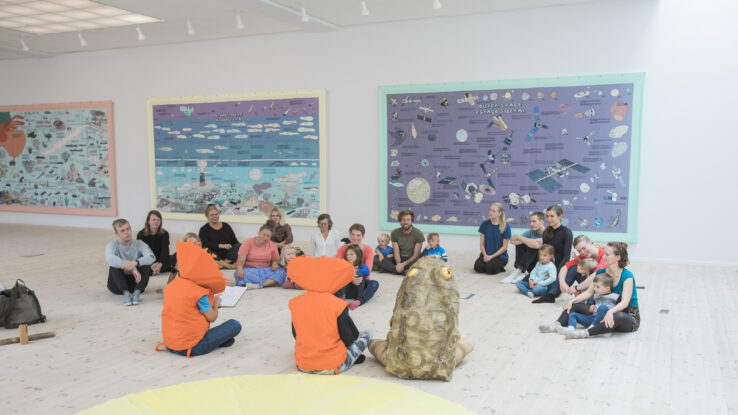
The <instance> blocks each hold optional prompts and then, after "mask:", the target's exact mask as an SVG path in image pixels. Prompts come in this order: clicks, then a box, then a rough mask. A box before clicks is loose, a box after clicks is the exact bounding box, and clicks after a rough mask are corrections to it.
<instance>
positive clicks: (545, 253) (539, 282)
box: [516, 244, 556, 298]
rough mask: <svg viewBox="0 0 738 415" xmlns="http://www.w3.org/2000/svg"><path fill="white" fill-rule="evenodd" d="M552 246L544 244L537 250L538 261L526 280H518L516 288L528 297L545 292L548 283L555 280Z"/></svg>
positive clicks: (537, 295)
mask: <svg viewBox="0 0 738 415" xmlns="http://www.w3.org/2000/svg"><path fill="white" fill-rule="evenodd" d="M553 259H554V247H553V246H551V245H548V244H545V245H543V246H542V247H541V249H539V250H538V263H537V264H536V266H535V268H533V271H531V272H530V276H529V278H528V281H525V280H522V281H518V282H517V283H516V285H517V286H518V289H519V290H520V291H521V292H522V293H523V294H525V295H527V296H528V297H530V298H533V297H540V296H542V295H543V294H546V290H547V288H546V287H548V286H549V285H551V284H553V283H554V282H556V265H555V264H554V263H553Z"/></svg>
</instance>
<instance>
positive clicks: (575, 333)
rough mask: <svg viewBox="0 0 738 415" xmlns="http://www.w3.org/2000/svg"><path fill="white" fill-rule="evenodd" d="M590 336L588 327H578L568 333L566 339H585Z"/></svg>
mask: <svg viewBox="0 0 738 415" xmlns="http://www.w3.org/2000/svg"><path fill="white" fill-rule="evenodd" d="M587 337H589V331H588V330H586V329H576V330H572V331H570V332H569V333H566V339H567V340H569V339H584V338H587Z"/></svg>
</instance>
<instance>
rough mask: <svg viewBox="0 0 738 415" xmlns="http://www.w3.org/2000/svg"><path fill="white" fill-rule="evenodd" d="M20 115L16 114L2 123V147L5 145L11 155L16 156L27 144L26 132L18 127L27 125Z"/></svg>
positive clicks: (0, 143)
mask: <svg viewBox="0 0 738 415" xmlns="http://www.w3.org/2000/svg"><path fill="white" fill-rule="evenodd" d="M22 119H23V117H22V116H20V115H14V116H13V117H12V118H11V119H9V120H6V121H5V122H4V123H2V124H0V147H4V148H5V150H6V151H7V152H8V154H9V155H10V157H12V158H16V157H18V156H19V155H20V154H21V153H22V152H23V148H24V147H25V146H26V133H24V132H23V130H18V129H16V127H18V126H20V125H25V124H26V123H24V122H23V121H20V120H22Z"/></svg>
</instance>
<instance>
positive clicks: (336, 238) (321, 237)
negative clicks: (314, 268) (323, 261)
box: [310, 213, 343, 258]
mask: <svg viewBox="0 0 738 415" xmlns="http://www.w3.org/2000/svg"><path fill="white" fill-rule="evenodd" d="M310 239H311V241H312V242H313V256H314V257H316V258H318V257H321V256H326V257H329V258H331V257H334V256H336V251H338V248H339V247H340V246H341V245H343V242H341V236H340V235H339V233H338V231H337V230H335V229H333V221H332V220H331V215H329V214H327V213H321V214H320V216H318V229H316V230H315V232H313V234H312V236H311V237H310Z"/></svg>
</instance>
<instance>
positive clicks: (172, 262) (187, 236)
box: [156, 232, 215, 294]
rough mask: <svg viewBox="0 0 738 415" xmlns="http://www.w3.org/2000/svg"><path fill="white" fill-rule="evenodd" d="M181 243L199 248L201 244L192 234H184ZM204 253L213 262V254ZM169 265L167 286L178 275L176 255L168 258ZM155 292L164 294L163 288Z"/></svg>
mask: <svg viewBox="0 0 738 415" xmlns="http://www.w3.org/2000/svg"><path fill="white" fill-rule="evenodd" d="M182 242H189V243H192V244H195V245H197V246H201V244H200V237H199V236H197V234H196V233H194V232H188V233H186V234H185V236H184V238H182ZM206 251H207V253H208V254H210V256H211V257H212V258H213V260H215V254H213V253H212V252H210V250H207V249H206ZM169 263H170V265H171V266H172V267H171V270H172V272H170V273H169V278H168V279H167V284H169V283H170V282H172V280H174V279H175V278H176V277H177V275H179V263H178V262H177V253H176V252H175V253H173V254H172V255H170V256H169ZM156 292H157V293H159V294H161V293H163V292H164V289H163V288H157V289H156Z"/></svg>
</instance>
